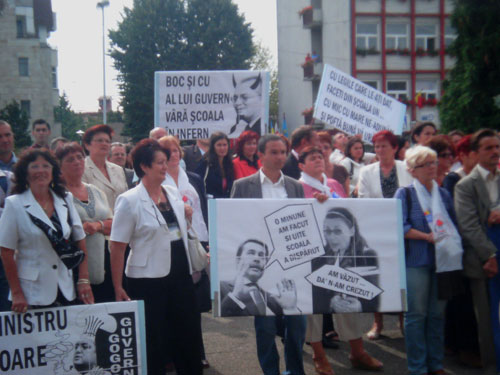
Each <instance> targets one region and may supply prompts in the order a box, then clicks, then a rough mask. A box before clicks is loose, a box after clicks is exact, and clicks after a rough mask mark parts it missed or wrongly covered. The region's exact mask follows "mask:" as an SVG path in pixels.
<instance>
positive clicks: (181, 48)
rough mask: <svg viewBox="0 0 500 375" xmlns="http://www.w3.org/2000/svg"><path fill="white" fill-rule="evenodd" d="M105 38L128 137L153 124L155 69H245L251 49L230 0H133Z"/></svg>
mask: <svg viewBox="0 0 500 375" xmlns="http://www.w3.org/2000/svg"><path fill="white" fill-rule="evenodd" d="M109 37H110V40H111V56H112V58H113V60H114V66H115V68H116V69H117V70H118V71H119V77H118V79H119V81H120V90H121V94H122V97H123V99H122V102H121V105H122V107H123V113H124V119H125V123H126V125H125V133H126V135H128V136H131V137H132V139H133V141H137V140H139V139H141V138H144V137H147V135H148V132H149V130H150V129H151V127H152V126H153V120H154V107H153V104H154V72H155V71H162V70H224V69H248V68H249V65H250V64H249V61H250V58H251V57H252V55H253V52H254V47H253V44H252V29H251V28H250V25H249V24H248V23H245V20H244V18H243V17H242V16H240V15H238V8H237V6H236V5H234V4H233V3H232V1H231V0H134V6H133V8H132V9H128V8H126V9H125V10H124V15H123V20H122V21H121V22H120V24H119V25H118V29H117V30H116V31H110V33H109Z"/></svg>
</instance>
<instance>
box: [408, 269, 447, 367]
mask: <svg viewBox="0 0 500 375" xmlns="http://www.w3.org/2000/svg"><path fill="white" fill-rule="evenodd" d="M406 283H407V295H408V311H407V312H406V313H405V341H406V356H407V358H408V370H409V371H410V374H411V375H420V374H426V373H428V372H431V371H436V370H440V369H442V368H443V355H444V308H445V306H446V302H445V301H439V300H438V291H437V277H436V272H435V270H434V268H433V267H432V268H431V267H407V268H406Z"/></svg>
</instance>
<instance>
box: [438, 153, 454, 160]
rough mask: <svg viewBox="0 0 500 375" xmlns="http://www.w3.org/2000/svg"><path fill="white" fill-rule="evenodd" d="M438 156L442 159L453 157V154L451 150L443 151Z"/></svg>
mask: <svg viewBox="0 0 500 375" xmlns="http://www.w3.org/2000/svg"><path fill="white" fill-rule="evenodd" d="M438 157H440V158H442V159H446V158H452V157H453V154H452V153H451V152H443V153H441V154H439V155H438Z"/></svg>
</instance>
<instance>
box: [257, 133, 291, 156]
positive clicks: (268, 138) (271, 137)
mask: <svg viewBox="0 0 500 375" xmlns="http://www.w3.org/2000/svg"><path fill="white" fill-rule="evenodd" d="M275 141H281V142H283V144H284V145H285V146H287V144H286V143H285V141H284V140H283V139H282V138H281V137H280V136H279V135H277V134H266V135H263V136H262V137H260V139H259V143H258V145H257V148H258V150H259V152H260V153H261V154H265V153H266V146H267V144H268V143H269V142H275Z"/></svg>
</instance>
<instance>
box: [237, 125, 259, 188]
mask: <svg viewBox="0 0 500 375" xmlns="http://www.w3.org/2000/svg"><path fill="white" fill-rule="evenodd" d="M258 140H259V135H258V134H257V133H255V132H253V131H251V130H246V131H244V132H243V133H241V134H240V136H239V137H238V139H237V140H236V155H237V156H236V157H235V158H234V159H233V168H234V179H235V180H237V179H239V178H243V177H247V176H250V175H252V174H254V173H255V172H257V171H258V170H259V169H260V167H261V166H262V164H261V163H260V160H259V157H258V156H257V142H258Z"/></svg>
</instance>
